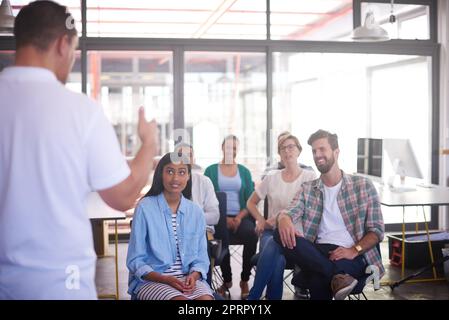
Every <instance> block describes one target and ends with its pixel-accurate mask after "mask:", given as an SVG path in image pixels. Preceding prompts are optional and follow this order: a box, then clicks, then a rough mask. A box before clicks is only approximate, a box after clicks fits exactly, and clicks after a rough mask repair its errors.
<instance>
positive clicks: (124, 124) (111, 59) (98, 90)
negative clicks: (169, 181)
mask: <svg viewBox="0 0 449 320" xmlns="http://www.w3.org/2000/svg"><path fill="white" fill-rule="evenodd" d="M88 76H89V78H88V95H90V96H91V97H92V98H94V99H95V100H97V101H98V102H99V103H101V105H102V106H103V108H104V111H105V114H106V116H107V117H108V118H109V120H110V121H111V123H112V124H113V126H114V129H115V131H116V133H117V137H118V139H119V142H120V145H121V147H122V151H123V153H124V154H125V155H126V156H128V157H132V156H134V155H135V154H136V152H137V150H138V148H139V143H140V141H139V139H138V135H137V119H138V108H139V107H140V106H144V107H145V113H146V116H147V119H148V120H150V119H152V118H155V119H156V121H157V122H158V124H159V130H160V152H161V153H162V154H164V153H166V152H168V151H170V149H171V147H172V145H173V142H172V141H171V137H172V134H173V59H172V53H171V52H165V51H152V52H142V51H89V52H88Z"/></svg>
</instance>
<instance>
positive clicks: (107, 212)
mask: <svg viewBox="0 0 449 320" xmlns="http://www.w3.org/2000/svg"><path fill="white" fill-rule="evenodd" d="M87 214H88V216H89V219H90V220H100V221H107V220H114V221H115V241H114V245H115V259H114V260H115V294H107V295H101V296H99V298H114V299H116V300H118V299H119V286H118V230H117V220H119V219H125V218H126V214H125V213H124V212H122V211H118V210H115V209H112V208H111V207H109V206H108V205H107V204H106V203H105V202H104V201H103V199H101V197H100V195H99V194H98V193H96V192H92V193H90V194H89V196H88V198H87ZM108 240H109V239H108Z"/></svg>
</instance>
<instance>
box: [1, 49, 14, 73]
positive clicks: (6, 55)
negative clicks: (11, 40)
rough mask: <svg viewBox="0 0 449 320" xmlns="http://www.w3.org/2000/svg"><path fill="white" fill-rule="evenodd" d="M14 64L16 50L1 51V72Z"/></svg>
mask: <svg viewBox="0 0 449 320" xmlns="http://www.w3.org/2000/svg"><path fill="white" fill-rule="evenodd" d="M13 64H14V51H0V72H1V71H2V70H3V69H5V68H6V67H9V66H11V65H13Z"/></svg>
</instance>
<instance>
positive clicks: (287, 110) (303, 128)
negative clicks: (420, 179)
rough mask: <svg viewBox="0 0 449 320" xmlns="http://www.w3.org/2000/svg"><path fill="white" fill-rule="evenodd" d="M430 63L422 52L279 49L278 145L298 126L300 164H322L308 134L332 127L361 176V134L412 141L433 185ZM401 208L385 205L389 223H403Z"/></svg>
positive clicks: (347, 161)
mask: <svg viewBox="0 0 449 320" xmlns="http://www.w3.org/2000/svg"><path fill="white" fill-rule="evenodd" d="M430 65H431V59H430V58H428V57H419V56H402V55H377V54H339V53H275V54H274V75H273V83H274V88H273V129H274V131H273V138H272V141H273V142H272V143H273V145H274V146H276V145H275V141H276V135H277V134H279V133H280V132H281V131H285V130H289V131H291V132H292V133H293V134H295V135H297V137H298V138H299V140H300V142H301V143H302V145H303V147H304V150H303V152H302V154H301V156H300V161H301V162H303V163H305V164H306V165H312V166H314V167H315V165H314V162H313V157H312V152H311V149H310V147H309V146H308V145H307V139H308V138H309V136H310V134H312V133H313V132H315V131H316V130H318V129H325V130H329V131H331V132H334V133H337V135H338V137H339V145H340V150H341V152H340V155H339V164H340V166H341V168H342V169H343V170H344V171H345V172H348V173H353V172H356V171H357V139H358V138H365V137H371V138H380V139H386V138H397V139H399V138H401V139H403V138H406V139H409V141H410V143H411V146H412V148H413V150H414V153H415V155H416V158H417V160H418V165H419V167H420V169H421V171H422V173H423V175H424V180H425V181H427V182H429V181H430V173H431V109H432V108H431V95H430V89H431V81H430V76H431V72H430ZM272 150H273V153H272V157H273V159H276V158H277V154H276V150H277V149H276V148H272ZM384 164H385V165H387V166H388V165H390V166H391V165H392V164H391V163H388V162H386V161H384ZM315 170H316V169H315ZM383 178H384V179H387V178H388V177H383ZM401 210H402V209H399V211H400V212H398V211H397V209H394V208H393V209H391V208H385V207H384V208H383V212H384V218H385V221H386V222H387V223H393V222H395V223H396V222H402V211H401ZM407 214H408V215H409V216H408V218H407V219H409V220H406V221H410V222H411V221H415V220H414V219H420V221H421V220H422V214H421V215H420V216H421V217H416V212H415V209H414V208H412V209H410V210H407Z"/></svg>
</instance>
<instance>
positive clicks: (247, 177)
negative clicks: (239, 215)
mask: <svg viewBox="0 0 449 320" xmlns="http://www.w3.org/2000/svg"><path fill="white" fill-rule="evenodd" d="M237 167H238V169H239V173H240V180H241V181H242V186H241V187H240V196H239V199H240V210H242V209H246V202H247V201H248V199H249V197H250V196H251V194H252V193H253V191H254V183H253V179H252V178H251V172H249V170H248V169H247V168H246V167H245V166H243V165H241V164H238V165H237ZM204 175H205V176H207V177H209V179H210V180H211V181H212V183H213V185H214V189H215V191H220V187H219V186H218V164H213V165H210V166H209V167H207V168H206V170H205V171H204Z"/></svg>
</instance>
